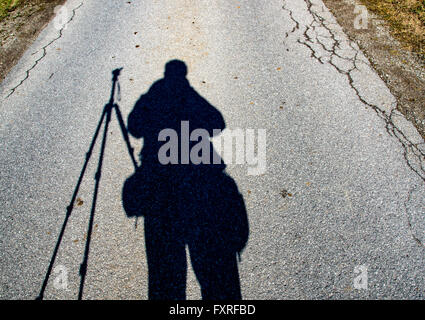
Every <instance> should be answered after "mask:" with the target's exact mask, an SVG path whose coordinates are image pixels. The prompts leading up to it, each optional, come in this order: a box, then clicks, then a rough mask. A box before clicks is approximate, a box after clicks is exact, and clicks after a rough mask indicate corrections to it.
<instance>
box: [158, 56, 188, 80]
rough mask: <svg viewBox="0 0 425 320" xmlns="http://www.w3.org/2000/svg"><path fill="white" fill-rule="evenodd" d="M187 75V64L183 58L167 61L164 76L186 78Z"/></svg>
mask: <svg viewBox="0 0 425 320" xmlns="http://www.w3.org/2000/svg"><path fill="white" fill-rule="evenodd" d="M186 75H187V66H186V64H185V63H184V62H183V61H181V60H171V61H169V62H167V63H166V65H165V71H164V77H165V78H170V79H176V80H177V79H179V78H185V77H186Z"/></svg>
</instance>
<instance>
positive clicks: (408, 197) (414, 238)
mask: <svg viewBox="0 0 425 320" xmlns="http://www.w3.org/2000/svg"><path fill="white" fill-rule="evenodd" d="M415 190H416V187H413V188H411V189H410V190H409V192H408V194H407V199H406V201H405V202H404V208H405V210H406V220H407V225H408V227H409V233H410V235H411V236H412V238H413V240H415V241H416V243H417V244H419V245H420V246H421V247H423V248H425V244H423V243H422V241H421V240H420V239H419V238H418V237H417V236H416V234H415V231H414V230H413V227H412V223H411V221H410V215H409V209H408V208H407V205H408V203H409V202H410V200H411V198H412V193H413V191H415Z"/></svg>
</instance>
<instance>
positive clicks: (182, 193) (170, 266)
mask: <svg viewBox="0 0 425 320" xmlns="http://www.w3.org/2000/svg"><path fill="white" fill-rule="evenodd" d="M186 74H187V68H186V65H185V63H184V62H182V61H179V60H172V61H169V62H168V63H167V64H166V66H165V73H164V78H163V79H160V80H158V81H156V82H155V83H154V84H153V85H152V86H151V87H150V89H149V90H148V92H147V93H145V94H143V95H142V96H141V97H140V98H139V100H138V101H137V103H136V105H135V106H134V109H133V111H132V112H131V113H130V115H129V117H128V131H129V133H130V134H131V135H133V136H134V137H136V138H143V149H142V151H141V154H140V159H141V163H142V164H141V166H140V167H139V168H138V169H137V170H136V172H135V173H134V174H133V175H132V176H131V177H129V178H128V179H127V180H126V181H125V183H124V186H123V191H122V197H123V206H124V209H125V211H126V214H127V216H128V217H140V216H143V217H144V230H145V242H146V255H147V263H148V271H149V299H153V300H154V299H161V300H174V299H175V300H184V299H185V298H186V277H187V259H186V247H187V248H188V251H189V255H190V260H191V264H192V267H193V270H194V272H195V275H196V277H197V279H198V281H199V284H200V287H201V294H202V298H203V299H207V300H223V299H226V300H239V299H241V288H240V280H239V272H238V261H237V256H238V255H239V254H240V253H241V251H242V250H243V248H244V247H245V245H246V242H247V240H248V235H249V230H248V218H247V213H246V209H245V204H244V200H243V197H242V195H241V194H240V193H239V191H238V187H237V185H236V183H235V182H234V180H233V179H232V178H231V177H230V176H229V175H227V174H226V172H225V168H226V165H225V164H224V162H223V161H222V160H221V158H220V157H219V156H218V154H217V153H216V152H215V151H214V148H213V146H212V143H211V142H210V140H209V139H208V147H209V150H211V152H208V153H206V154H203V155H201V157H202V159H203V160H202V162H201V163H198V162H199V161H197V162H196V163H194V162H193V161H188V157H189V155H188V154H187V152H188V150H192V151H193V147H194V146H195V145H196V144H198V141H197V140H196V139H193V140H195V141H192V139H190V140H188V141H187V142H185V139H184V137H183V136H184V134H185V133H184V132H183V131H184V130H186V129H185V128H183V127H182V123H183V122H185V123H188V124H189V125H190V127H191V128H192V129H204V130H205V131H204V132H208V134H209V136H210V137H212V136H213V135H214V134H215V133H216V132H214V129H220V130H223V129H224V128H225V123H224V119H223V117H222V115H221V113H220V112H219V111H218V110H217V109H216V108H214V107H213V106H212V105H211V104H209V103H208V101H206V100H205V99H204V98H202V97H201V96H200V95H199V94H198V93H197V92H196V91H195V90H194V89H193V88H192V87H191V86H190V84H189V82H188V80H187V79H186ZM186 121H187V122H186ZM164 130H167V131H165V132H176V133H177V134H178V139H177V143H173V141H171V140H172V137H171V136H169V137H168V138H169V140H168V142H166V143H164V141H166V140H167V139H161V138H159V137H160V134H161V132H162V133H164ZM161 135H163V134H161ZM197 138H198V139H199V138H200V136H198V137H197ZM165 144H168V145H169V150H166V152H165V155H164V156H165V157H166V158H167V157H168V159H171V160H170V161H168V162H169V163H166V164H164V161H161V159H160V158H161V157H159V154H160V153H161V152H162V153H163V154H164V149H162V150H161V148H164V145H165ZM204 147H205V145H204ZM176 150H177V151H178V155H180V159H177V160H178V161H177V163H176V161H175V160H176V159H175V158H173V155H172V154H171V153H172V152H173V151H176ZM201 150H202V152H205V150H207V148H202V149H201ZM198 151H199V150H198ZM191 155H192V153H191ZM191 158H192V157H191ZM206 159H207V160H208V161H205V160H206ZM217 159H219V161H217ZM187 162H188V163H187Z"/></svg>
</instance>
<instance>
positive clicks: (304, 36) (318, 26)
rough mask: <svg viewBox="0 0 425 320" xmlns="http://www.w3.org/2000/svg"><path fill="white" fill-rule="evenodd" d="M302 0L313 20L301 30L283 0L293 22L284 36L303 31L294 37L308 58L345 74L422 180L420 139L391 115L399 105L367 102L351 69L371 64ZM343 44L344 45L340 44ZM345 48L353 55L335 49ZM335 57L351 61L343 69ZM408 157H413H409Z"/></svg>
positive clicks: (424, 157) (424, 155)
mask: <svg viewBox="0 0 425 320" xmlns="http://www.w3.org/2000/svg"><path fill="white" fill-rule="evenodd" d="M304 2H305V4H306V6H307V11H308V13H309V14H310V16H311V17H312V21H311V22H310V23H309V24H306V25H304V26H303V29H304V30H302V27H301V23H300V22H299V21H297V20H296V19H295V18H294V13H293V12H292V10H291V9H288V8H287V5H286V2H285V1H284V4H283V6H282V8H283V9H284V10H285V11H286V12H288V14H289V17H290V19H291V21H292V22H293V23H294V24H295V25H294V27H293V28H292V30H291V31H289V32H286V33H285V39H287V38H289V37H290V35H293V34H295V35H296V32H297V30H301V31H302V33H301V36H298V38H297V40H296V41H297V42H298V43H299V44H301V45H303V46H305V47H306V48H307V49H308V50H309V51H310V52H311V58H313V59H315V60H317V61H318V62H320V63H321V64H325V63H328V64H330V65H331V66H332V67H333V68H334V69H335V70H336V71H337V72H338V73H340V74H342V75H344V76H345V77H346V78H347V80H348V83H349V85H350V87H351V88H352V89H353V91H354V92H355V94H356V96H357V98H358V99H359V100H360V101H361V102H362V103H363V104H364V105H365V106H366V107H369V108H371V109H372V110H374V111H375V113H376V114H377V115H378V117H379V118H381V119H382V120H383V121H384V123H385V129H386V131H387V133H388V134H389V135H390V136H393V137H395V138H396V139H397V140H398V141H399V142H400V143H401V145H402V147H403V150H404V159H405V161H406V163H407V165H408V166H409V168H410V169H411V170H412V171H413V172H415V173H416V174H417V175H418V176H419V177H420V178H421V179H422V181H424V182H425V167H424V163H425V152H424V151H422V150H421V149H420V146H421V145H422V144H423V142H421V143H416V144H415V143H412V142H411V141H410V140H409V138H408V137H407V136H406V134H405V133H404V132H403V131H402V130H401V129H400V128H398V127H397V126H396V125H395V124H394V121H393V117H394V116H395V115H399V114H395V112H396V111H397V107H398V105H399V104H398V102H397V103H396V105H395V106H394V107H393V108H392V109H391V111H390V113H389V114H387V112H385V111H384V110H382V109H381V108H379V106H377V105H375V104H372V103H370V102H368V101H367V99H366V98H365V97H363V96H362V94H361V92H360V89H359V88H357V87H356V85H355V80H354V78H353V74H352V73H353V72H354V71H357V72H360V73H361V71H360V69H359V65H360V63H363V64H364V65H366V66H368V67H371V64H370V62H369V61H367V60H366V61H364V59H362V60H360V59H359V54H360V48H359V47H358V46H357V44H355V42H354V41H353V40H352V39H350V38H349V36H348V35H345V36H346V37H347V39H348V40H345V39H341V38H339V37H338V33H337V32H336V31H335V30H333V29H332V28H331V26H332V25H334V26H339V25H338V24H337V23H331V22H327V20H326V18H324V17H323V16H321V15H320V13H319V12H318V11H317V10H314V8H313V7H314V6H317V4H315V3H313V2H312V0H304ZM322 12H325V8H324V5H322ZM320 31H324V32H325V34H326V36H325V35H320V34H319V32H320ZM321 39H327V40H329V41H330V42H331V44H330V45H327V44H326V42H325V41H324V40H321ZM344 45H345V46H346V48H343V46H344ZM315 46H317V47H318V48H321V50H322V51H323V52H322V53H320V52H319V50H318V49H316V48H315ZM344 50H345V51H346V50H349V51H351V54H352V57H347V56H344V55H342V54H341V53H338V51H344ZM337 59H341V60H343V61H344V62H348V63H351V67H350V68H345V70H344V68H343V67H341V66H338V63H337ZM410 157H412V158H413V159H409V158H410ZM415 162H416V164H415Z"/></svg>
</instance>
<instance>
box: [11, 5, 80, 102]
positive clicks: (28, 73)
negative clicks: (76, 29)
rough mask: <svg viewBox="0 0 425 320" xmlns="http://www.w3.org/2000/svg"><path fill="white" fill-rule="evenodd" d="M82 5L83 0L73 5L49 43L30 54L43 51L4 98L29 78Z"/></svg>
mask: <svg viewBox="0 0 425 320" xmlns="http://www.w3.org/2000/svg"><path fill="white" fill-rule="evenodd" d="M82 5H83V2H81V3H80V4H79V5H78V6H77V7H75V8H74V9H72V15H71V18H70V19H69V20H68V21H67V22H66V23H64V24H63V26H62V28H61V29H60V30H59V35H58V36H57V37H56V38H54V39H53V40H51V41H50V42H49V43H47V44H46V45H45V46H43V47H42V48H41V49H39V50H37V51H36V52H34V53H33V54H32V55H35V54H37V53H38V52H40V50H42V51H43V54H42V55H41V57H40V58H38V59H37V60H35V62H34V64H33V65H32V66H31V67H30V68H29V69H27V70H26V71H25V77H24V78H23V79H22V80H21V81H20V82H19V83H18V84H17V85H16V86H15V87H13V88H12V89H10V92H9V94H8V95H7V96H6V98H5V99H7V98H9V97H10V96H11V95H12V94H13V93H15V91H16V90H17V89H18V88H19V87H20V86H21V85H22V84H23V83H24V82H25V81H26V80H27V79H28V78H29V76H30V72H31V71H32V70H33V69H34V68H35V67H36V66H37V65H38V63H39V62H40V61H41V60H42V59H43V58H44V57H45V56H46V55H47V48H48V47H49V46H51V45H52V44H53V43H54V42H56V41H57V40H58V39H60V38H62V35H63V30H65V29H66V27H67V26H68V24H69V23H71V21H72V20H73V19H74V17H75V12H76V11H77V10H78V9H79V8H80V7H81V6H82Z"/></svg>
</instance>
